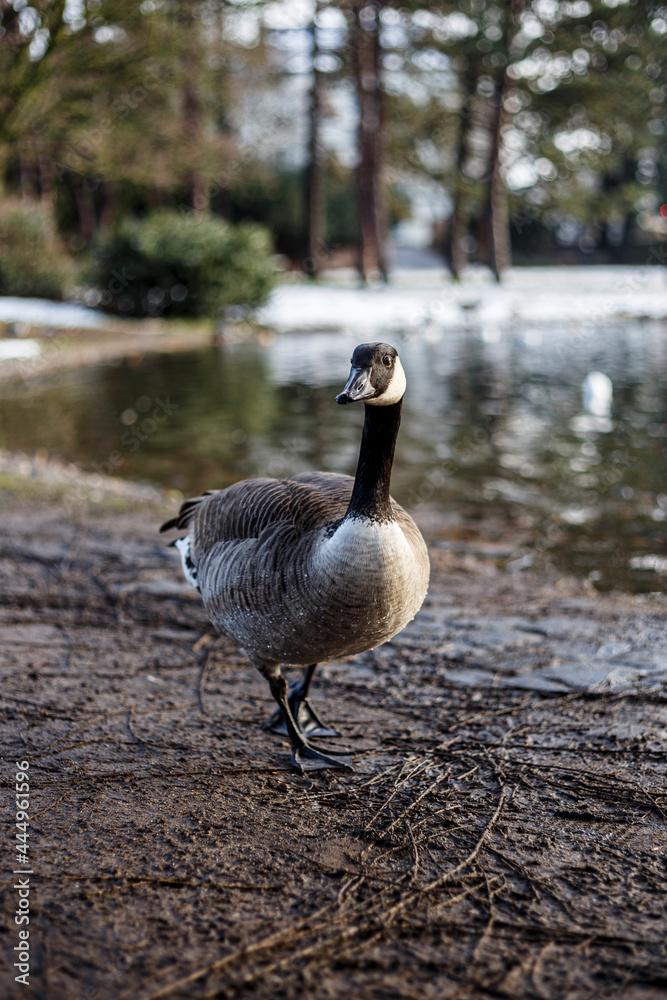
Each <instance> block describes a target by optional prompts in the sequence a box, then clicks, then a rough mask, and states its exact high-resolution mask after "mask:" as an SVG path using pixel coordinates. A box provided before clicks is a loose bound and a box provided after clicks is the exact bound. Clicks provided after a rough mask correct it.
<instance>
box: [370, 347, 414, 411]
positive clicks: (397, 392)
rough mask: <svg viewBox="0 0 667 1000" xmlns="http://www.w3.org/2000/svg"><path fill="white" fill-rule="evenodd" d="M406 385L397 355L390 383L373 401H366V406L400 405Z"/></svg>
mask: <svg viewBox="0 0 667 1000" xmlns="http://www.w3.org/2000/svg"><path fill="white" fill-rule="evenodd" d="M407 384H408V381H407V379H406V377H405V372H404V371H403V365H402V364H401V359H400V358H399V357H398V355H397V356H396V360H395V362H394V374H393V375H392V377H391V382H390V383H389V385H388V386H387V388H386V389H385V391H384V392H383V393H382V395H381V396H377V397H376V398H375V399H367V400H366V406H393V405H394V403H400V401H401V400H402V399H403V396H404V395H405V389H406V386H407Z"/></svg>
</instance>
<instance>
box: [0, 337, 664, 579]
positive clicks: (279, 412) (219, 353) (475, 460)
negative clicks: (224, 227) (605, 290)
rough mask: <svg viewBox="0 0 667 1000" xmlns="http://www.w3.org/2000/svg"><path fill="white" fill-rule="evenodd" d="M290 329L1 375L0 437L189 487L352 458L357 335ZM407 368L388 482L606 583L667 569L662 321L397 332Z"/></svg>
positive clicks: (356, 425) (412, 503) (103, 468)
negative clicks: (502, 520)
mask: <svg viewBox="0 0 667 1000" xmlns="http://www.w3.org/2000/svg"><path fill="white" fill-rule="evenodd" d="M357 339H358V338H355V337H353V336H351V335H350V334H348V333H333V332H327V331H321V332H318V331H313V332H310V333H293V334H290V333H285V334H281V335H277V336H274V337H272V338H267V340H266V342H262V343H261V342H257V341H253V342H245V343H240V344H236V345H233V346H228V347H224V348H213V347H211V348H210V349H206V350H202V351H193V352H188V353H179V354H174V353H169V354H152V355H149V356H145V357H143V358H140V359H138V360H137V359H129V360H123V361H121V362H116V363H110V364H104V365H99V366H96V367H91V368H86V369H81V370H79V371H76V372H72V373H68V374H66V375H59V376H57V377H56V376H54V377H52V378H48V379H44V380H42V381H41V382H39V383H32V384H30V385H29V386H27V385H19V384H17V385H16V386H11V387H5V388H4V390H3V396H2V400H1V401H0V447H2V448H5V449H9V450H21V451H24V452H27V453H34V452H35V451H37V450H38V449H45V450H46V451H48V452H49V453H50V454H55V455H58V456H61V457H63V458H65V459H67V460H70V461H74V462H76V463H78V464H79V465H81V466H82V467H83V468H84V469H87V470H91V471H98V472H101V473H104V474H109V473H112V474H114V475H119V476H124V477H128V478H131V479H134V480H138V481H143V482H150V483H156V484H160V485H163V486H166V487H172V488H176V489H178V490H180V491H182V492H183V493H184V494H185V495H192V494H195V493H197V492H199V491H200V490H202V489H205V488H211V487H223V486H226V485H228V484H230V483H232V482H234V481H235V480H237V479H239V478H243V477H246V476H258V475H261V476H265V475H269V476H276V477H281V476H288V475H291V474H294V473H296V472H299V471H302V470H306V469H327V470H331V471H343V472H348V473H354V469H355V465H356V456H357V451H358V446H359V436H360V428H361V423H362V412H361V407H356V406H349V407H339V406H337V405H336V404H335V402H334V396H335V394H336V393H337V392H339V391H340V390H341V388H342V386H343V385H344V383H345V380H346V378H347V372H348V359H349V356H350V353H351V351H352V349H353V348H354V346H355V343H356V340H357ZM390 339H391V341H392V342H393V343H394V344H395V346H396V347H397V348H398V350H399V352H400V354H401V357H402V360H403V364H404V366H405V368H406V370H407V373H408V395H407V397H406V402H405V408H404V418H403V426H402V430H401V435H400V438H399V444H398V448H397V454H396V463H395V467H394V475H393V479H392V493H393V495H394V496H395V497H396V499H397V500H398V501H399V502H401V503H403V504H404V505H405V506H406V507H408V508H409V509H412V510H413V512H414V511H417V512H418V509H419V506H420V505H421V504H424V505H428V506H431V507H432V506H433V505H436V506H437V507H438V508H440V509H441V510H442V511H443V512H445V513H454V512H459V513H462V514H463V515H464V516H465V517H466V518H468V519H472V520H475V519H477V520H483V519H484V518H485V517H493V518H496V519H497V518H498V517H499V516H500V517H506V518H507V520H508V522H515V523H518V522H522V523H527V524H529V525H530V532H529V536H530V540H531V543H532V545H533V546H534V547H535V548H536V549H539V550H540V551H541V552H542V553H546V555H547V556H548V558H549V559H550V560H551V561H552V562H554V563H555V564H556V565H558V566H560V567H561V568H562V569H563V570H567V571H570V572H574V573H576V574H577V575H579V576H588V577H589V578H590V579H591V580H592V582H593V583H594V584H595V586H597V587H598V588H600V589H609V588H611V587H620V588H622V589H625V590H631V591H635V592H641V591H655V590H660V589H662V581H663V580H666V581H667V533H666V531H665V524H664V522H665V521H666V520H667V476H666V474H665V473H666V463H665V451H666V448H667V331H666V330H665V328H664V325H663V324H661V323H660V322H658V321H644V322H639V321H637V322H629V323H626V324H620V323H619V324H613V323H609V324H607V325H605V326H604V327H602V326H600V327H595V328H590V329H588V328H587V332H586V333H583V332H581V331H579V332H576V331H575V332H573V331H572V329H571V328H568V327H567V326H565V325H564V326H563V328H562V329H560V330H558V329H553V328H550V329H549V330H548V332H547V331H545V329H544V328H539V327H536V328H535V329H529V328H526V327H524V328H521V329H508V328H506V329H500V328H488V329H485V328H483V327H482V326H481V325H480V326H476V325H475V323H474V322H473V321H472V320H470V321H469V322H468V323H466V324H463V325H462V326H461V327H460V329H457V330H447V331H436V330H427V331H425V332H423V333H422V334H419V335H414V336H412V337H407V338H404V337H401V336H398V335H392V336H391V338H390Z"/></svg>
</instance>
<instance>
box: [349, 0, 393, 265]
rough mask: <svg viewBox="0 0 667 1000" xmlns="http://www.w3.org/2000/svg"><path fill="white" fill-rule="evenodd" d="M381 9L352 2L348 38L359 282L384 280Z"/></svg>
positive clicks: (356, 0) (379, 5)
mask: <svg viewBox="0 0 667 1000" xmlns="http://www.w3.org/2000/svg"><path fill="white" fill-rule="evenodd" d="M381 10H382V5H381V4H378V5H377V6H369V5H367V4H366V0H352V3H351V16H352V38H351V45H352V49H353V53H354V69H355V77H356V87H357V97H358V101H359V166H358V169H357V190H358V199H359V229H360V233H359V235H360V245H359V273H360V275H361V278H362V280H363V281H368V280H369V279H377V278H382V279H383V280H385V281H386V279H387V264H386V256H385V228H386V221H385V206H384V201H383V192H382V164H383V149H384V135H383V128H384V95H383V90H382V79H381V58H380V57H381V42H380V17H379V15H380V12H381Z"/></svg>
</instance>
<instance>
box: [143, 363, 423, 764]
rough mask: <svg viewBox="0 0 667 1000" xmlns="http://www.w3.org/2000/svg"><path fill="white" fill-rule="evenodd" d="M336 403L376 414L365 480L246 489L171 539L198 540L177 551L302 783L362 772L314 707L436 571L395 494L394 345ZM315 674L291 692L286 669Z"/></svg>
mask: <svg viewBox="0 0 667 1000" xmlns="http://www.w3.org/2000/svg"><path fill="white" fill-rule="evenodd" d="M351 365H352V370H351V372H350V377H349V379H348V381H347V385H346V386H345V388H344V389H343V391H342V392H341V393H340V395H338V396H336V402H338V403H341V404H345V403H352V402H354V401H356V400H360V401H363V402H364V403H365V410H366V416H365V421H364V429H363V435H362V440H361V449H360V452H359V464H358V466H357V473H356V476H355V478H354V479H352V477H351V476H343V475H334V474H333V473H328V472H306V473H301V474H300V475H297V476H293V477H291V478H290V479H281V480H276V479H246V480H244V481H243V482H240V483H235V484H234V485H233V486H230V487H228V488H227V489H225V490H215V491H211V492H208V493H205V494H204V495H203V496H199V497H195V498H194V499H192V500H188V501H186V502H185V503H184V504H183V506H182V507H181V510H180V513H179V515H178V517H176V518H174V519H173V520H171V521H167V523H166V524H163V525H162V528H161V530H162V531H167V530H168V529H169V528H186V527H187V528H188V529H189V533H188V535H187V536H186V537H184V538H179V539H177V540H176V541H175V542H174V543H173V544H174V545H176V546H177V548H178V549H179V551H180V553H181V559H182V563H183V572H184V573H185V576H186V578H187V579H188V580H189V582H190V583H192V584H193V585H194V586H195V587H197V589H198V590H199V591H200V593H201V595H202V598H203V600H204V604H205V606H206V610H207V611H208V613H209V616H210V618H211V621H212V622H213V624H214V625H215V626H216V628H217V629H218V630H219V631H220V632H222V633H223V634H224V635H226V636H228V637H229V638H230V639H232V640H233V641H234V642H236V643H238V644H239V646H242V647H243V649H244V650H245V652H246V653H247V655H248V657H249V659H250V662H251V663H252V664H253V665H254V666H255V667H257V669H258V670H259V671H260V673H261V674H262V675H263V676H264V677H265V678H266V679H267V681H268V682H269V686H270V688H271V694H272V695H273V697H274V698H275V700H276V702H277V703H278V709H277V710H276V711H275V712H274V713H273V715H272V716H271V718H270V719H269V721H268V723H267V724H266V726H265V728H268V729H272V730H273V731H276V732H286V733H287V735H288V736H289V739H290V743H291V745H292V763H293V764H294V766H295V767H296V768H297V770H298V771H300V772H303V771H304V770H316V769H318V768H324V767H329V768H332V767H336V768H344V769H347V770H351V758H350V757H349V756H348V755H347V754H348V753H349V751H342V752H337V751H333V750H329V749H327V750H323V749H321V748H318V747H317V746H314V745H313V744H312V743H311V742H310V738H311V737H312V736H338V735H339V733H337V732H336V731H335V730H332V729H329V728H328V727H326V726H325V725H323V723H322V722H321V721H320V719H319V718H318V716H317V715H316V713H315V711H314V710H313V708H312V706H311V705H310V704H309V702H308V689H309V687H310V681H311V678H312V675H313V671H314V669H315V667H316V665H317V664H318V663H321V662H322V661H327V660H332V659H335V658H338V657H341V656H350V655H353V654H355V653H362V652H364V651H365V650H368V649H374V648H375V647H376V646H378V645H379V644H380V643H383V642H386V641H387V640H388V639H391V638H392V636H394V635H396V634H397V632H400V631H401V629H403V628H404V627H405V626H406V625H407V624H408V622H409V621H411V620H412V619H413V618H414V616H415V615H416V613H417V612H418V611H419V609H420V607H421V606H422V603H423V601H424V598H425V596H426V591H427V589H428V581H429V560H428V553H427V550H426V545H425V543H424V539H423V538H422V536H421V533H420V531H419V529H418V528H417V525H416V524H415V523H414V521H413V520H412V518H411V517H410V516H409V514H407V513H406V511H404V510H403V508H402V507H400V506H399V505H398V504H397V503H395V501H394V500H392V498H391V497H390V495H389V479H390V475H391V466H392V461H393V457H394V447H395V444H396V436H397V434H398V428H399V424H400V421H401V407H402V400H403V395H404V393H405V388H406V379H405V372H404V371H403V366H402V365H401V362H400V359H399V357H398V353H397V351H396V350H395V349H394V348H393V347H390V346H389V344H361V345H360V346H359V347H357V348H356V349H355V351H354V354H353V355H352V359H351ZM281 663H287V664H302V665H303V664H306V667H305V671H304V674H303V677H302V678H301V680H300V681H298V682H297V683H296V684H293V685H291V686H290V687H289V689H288V687H287V683H286V681H285V679H284V677H283V676H282V674H281V672H280V664H281Z"/></svg>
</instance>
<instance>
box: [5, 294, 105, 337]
mask: <svg viewBox="0 0 667 1000" xmlns="http://www.w3.org/2000/svg"><path fill="white" fill-rule="evenodd" d="M106 321H107V318H106V316H104V314H103V313H100V312H97V311H96V310H95V309H87V308H86V306H79V305H76V304H75V303H73V302H50V301H49V300H48V299H20V298H14V297H10V296H6V297H1V296H0V323H27V324H29V325H30V326H50V327H55V328H57V329H68V328H71V327H84V328H86V329H89V328H91V327H95V328H97V327H100V326H104V324H105V323H106Z"/></svg>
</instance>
